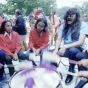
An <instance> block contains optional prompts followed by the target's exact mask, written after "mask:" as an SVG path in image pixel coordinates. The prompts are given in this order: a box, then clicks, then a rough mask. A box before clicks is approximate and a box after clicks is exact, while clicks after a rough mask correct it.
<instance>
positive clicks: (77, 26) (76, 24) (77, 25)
mask: <svg viewBox="0 0 88 88" xmlns="http://www.w3.org/2000/svg"><path fill="white" fill-rule="evenodd" d="M71 14H76V19H75V21H74V23H73V24H72V25H71V26H72V33H71V37H72V38H73V37H74V36H75V34H76V33H77V31H78V30H79V29H80V25H81V21H80V13H79V11H78V9H76V8H70V9H69V10H68V11H67V12H66V14H65V16H64V21H65V25H64V29H63V36H64V35H66V33H67V32H68V27H69V26H68V24H67V17H68V15H71Z"/></svg>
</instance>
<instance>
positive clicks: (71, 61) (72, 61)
mask: <svg viewBox="0 0 88 88" xmlns="http://www.w3.org/2000/svg"><path fill="white" fill-rule="evenodd" d="M69 63H72V64H76V65H78V62H77V61H74V60H70V59H69Z"/></svg>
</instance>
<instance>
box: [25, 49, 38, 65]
mask: <svg viewBox="0 0 88 88" xmlns="http://www.w3.org/2000/svg"><path fill="white" fill-rule="evenodd" d="M32 52H33V51H32V50H28V51H27V53H26V60H28V61H32V64H33V66H37V64H36V63H35V62H34V60H30V58H29V56H30V53H32Z"/></svg>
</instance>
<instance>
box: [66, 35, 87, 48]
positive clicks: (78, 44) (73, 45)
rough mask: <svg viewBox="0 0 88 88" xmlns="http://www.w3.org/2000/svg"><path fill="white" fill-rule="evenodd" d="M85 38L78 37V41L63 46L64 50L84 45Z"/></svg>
mask: <svg viewBox="0 0 88 88" xmlns="http://www.w3.org/2000/svg"><path fill="white" fill-rule="evenodd" d="M85 38H86V35H80V36H79V39H78V41H76V42H74V43H71V44H67V45H65V48H66V49H69V48H71V47H77V46H81V45H82V44H83V43H84V41H85Z"/></svg>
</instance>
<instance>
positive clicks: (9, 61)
mask: <svg viewBox="0 0 88 88" xmlns="http://www.w3.org/2000/svg"><path fill="white" fill-rule="evenodd" d="M17 55H18V58H19V61H20V60H25V54H24V53H23V52H22V51H19V52H18V53H17ZM5 62H6V64H7V65H12V57H11V56H9V55H6V56H5ZM8 69H9V73H10V76H12V75H13V73H14V71H15V69H14V67H8Z"/></svg>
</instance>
